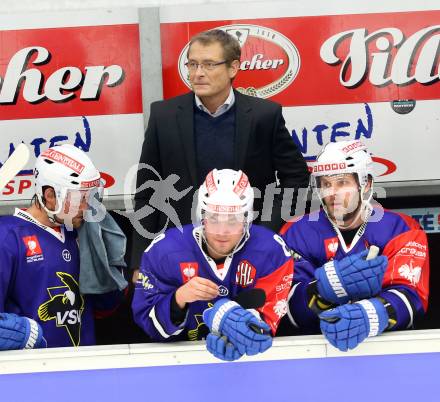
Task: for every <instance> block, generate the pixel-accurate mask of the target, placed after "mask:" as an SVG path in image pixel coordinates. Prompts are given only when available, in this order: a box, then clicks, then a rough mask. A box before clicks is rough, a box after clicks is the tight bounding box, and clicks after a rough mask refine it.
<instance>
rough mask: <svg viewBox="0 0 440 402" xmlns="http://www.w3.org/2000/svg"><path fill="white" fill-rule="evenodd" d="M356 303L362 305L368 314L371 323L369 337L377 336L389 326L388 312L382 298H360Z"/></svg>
mask: <svg viewBox="0 0 440 402" xmlns="http://www.w3.org/2000/svg"><path fill="white" fill-rule="evenodd" d="M355 304H359V305H361V306H362V307H363V308H364V310H365V312H366V314H367V317H368V323H369V332H368V338H370V337H372V336H377V335H379V334H381V333H382V332H383V331H385V329H386V327H387V326H388V313H387V310H386V308H385V306H384V305H383V303H381V302H380V300H378V299H376V298H373V299H368V300H367V299H365V300H360V301H358V302H356V303H355Z"/></svg>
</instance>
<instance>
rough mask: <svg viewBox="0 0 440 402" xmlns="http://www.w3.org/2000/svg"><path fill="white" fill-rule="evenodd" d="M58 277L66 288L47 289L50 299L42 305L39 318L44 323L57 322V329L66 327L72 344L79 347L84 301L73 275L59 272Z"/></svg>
mask: <svg viewBox="0 0 440 402" xmlns="http://www.w3.org/2000/svg"><path fill="white" fill-rule="evenodd" d="M57 276H58V277H59V278H60V279H61V282H63V283H64V286H54V287H51V288H47V292H48V293H49V297H50V299H49V300H48V301H47V302H45V303H43V304H41V305H40V307H39V308H38V317H39V318H40V320H42V321H49V320H55V322H56V326H57V327H65V329H66V331H67V333H68V334H69V337H70V339H71V340H72V344H73V345H74V346H79V343H80V336H81V315H82V312H83V310H84V299H83V297H82V296H81V293H80V292H79V285H78V282H77V281H76V280H75V279H73V277H72V276H71V275H69V274H67V273H65V272H57Z"/></svg>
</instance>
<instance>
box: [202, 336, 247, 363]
mask: <svg viewBox="0 0 440 402" xmlns="http://www.w3.org/2000/svg"><path fill="white" fill-rule="evenodd" d="M206 349H208V352H210V353H211V354H213V355H214V356H215V357H217V358H218V359H221V360H226V361H228V362H232V361H234V360H238V359H239V358H240V357H241V356H243V354H242V353H240V352H239V351H238V349H237V348H236V347H235V346H234V345H233V344H232V343H231V342H228V340H227V338H226V336H219V335H216V334H213V333H212V332H210V333H209V334H208V336H207V337H206Z"/></svg>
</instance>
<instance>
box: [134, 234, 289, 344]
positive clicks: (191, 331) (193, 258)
mask: <svg viewBox="0 0 440 402" xmlns="http://www.w3.org/2000/svg"><path fill="white" fill-rule="evenodd" d="M201 230H202V229H201V227H198V228H195V227H193V226H192V225H187V226H184V227H183V232H181V231H180V230H179V229H176V228H173V229H169V230H167V231H166V232H165V234H162V235H160V236H158V237H157V238H156V239H155V240H154V241H153V242H152V244H151V245H150V246H149V247H148V248H147V250H146V251H145V252H144V254H143V257H142V263H141V268H140V274H139V280H138V282H137V284H136V289H135V294H134V298H133V305H132V307H133V313H134V318H135V321H136V322H137V324H138V325H139V326H140V327H141V328H143V329H144V331H145V332H146V333H147V334H148V335H149V336H150V337H151V338H153V339H155V340H162V341H164V340H177V339H180V340H197V339H202V338H203V337H204V336H205V335H206V326H205V325H204V324H203V321H202V314H203V311H204V310H205V309H206V308H208V307H210V306H212V304H213V303H215V302H216V300H218V299H219V298H221V297H227V298H230V299H232V298H234V297H235V296H236V295H237V294H238V293H240V292H243V291H244V290H247V289H252V288H261V289H264V290H265V292H266V302H265V304H264V306H263V307H261V308H259V309H258V311H259V313H260V315H261V317H262V319H263V320H265V321H266V323H267V324H268V325H269V326H270V327H271V329H272V332H273V333H275V331H276V329H277V326H278V323H279V320H280V319H281V317H282V316H283V315H284V314H285V313H286V312H287V301H286V300H287V294H288V292H289V289H290V285H291V281H292V275H293V260H292V258H291V255H290V252H289V250H287V248H286V246H285V244H284V241H283V240H282V239H281V237H280V236H279V235H277V234H275V233H273V232H271V231H270V230H268V229H265V228H263V227H259V226H256V225H252V226H251V228H250V236H249V238H248V239H247V241H246V242H244V243H242V244H241V247H238V248H237V250H236V251H235V252H234V253H233V254H231V255H229V256H228V257H227V258H226V260H225V262H224V264H223V265H222V266H221V267H218V266H217V265H216V264H215V262H214V261H213V260H212V259H211V258H210V257H209V256H207V255H206V254H205V252H204V251H203V248H202V239H201ZM195 276H200V277H203V278H207V279H209V280H211V281H213V282H215V283H216V284H217V285H218V286H219V293H220V295H219V296H218V297H217V298H216V299H214V300H211V301H210V302H206V301H196V302H193V303H189V305H188V311H187V315H186V318H185V320H184V321H183V322H182V323H180V324H179V325H176V324H175V323H173V321H172V320H171V303H172V299H173V296H174V293H175V292H176V290H177V289H178V288H179V287H180V286H182V285H184V284H185V283H186V282H188V281H189V280H191V279H192V278H193V277H195Z"/></svg>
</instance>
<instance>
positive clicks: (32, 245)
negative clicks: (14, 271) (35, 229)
mask: <svg viewBox="0 0 440 402" xmlns="http://www.w3.org/2000/svg"><path fill="white" fill-rule="evenodd" d="M23 242H24V245H25V246H26V262H36V261H42V260H44V257H43V251H42V250H41V246H40V242H39V241H38V237H37V236H36V235H32V236H24V237H23Z"/></svg>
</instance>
